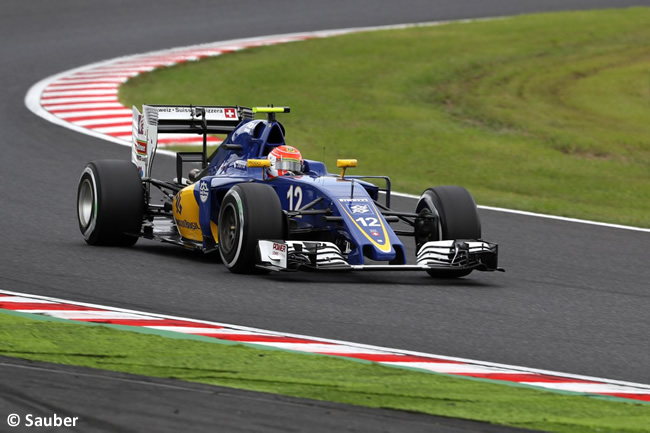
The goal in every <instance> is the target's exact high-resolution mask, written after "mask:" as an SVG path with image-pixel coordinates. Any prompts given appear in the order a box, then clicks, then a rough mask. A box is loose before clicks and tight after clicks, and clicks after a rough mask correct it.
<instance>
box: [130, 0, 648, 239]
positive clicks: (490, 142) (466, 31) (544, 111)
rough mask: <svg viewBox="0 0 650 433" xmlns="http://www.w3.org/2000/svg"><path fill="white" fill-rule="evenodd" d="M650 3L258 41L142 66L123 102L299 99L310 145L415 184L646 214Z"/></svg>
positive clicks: (293, 123)
mask: <svg viewBox="0 0 650 433" xmlns="http://www.w3.org/2000/svg"><path fill="white" fill-rule="evenodd" d="M648 23H650V9H648V8H631V9H620V10H604V11H590V12H571V13H553V14H538V15H526V16H519V17H515V18H510V19H504V20H495V21H487V22H474V23H456V24H448V25H444V26H437V27H417V28H411V29H407V30H391V31H377V32H368V33H360V34H352V35H347V36H341V37H335V38H328V39H320V40H309V41H305V42H298V43H291V44H285V45H279V46H273V47H262V48H255V49H248V50H244V51H242V52H237V53H233V54H228V55H224V56H220V57H217V58H212V59H208V60H204V61H200V62H195V63H187V64H183V65H178V66H174V67H170V68H164V69H161V70H157V71H155V72H153V73H150V74H144V75H142V76H139V77H136V78H134V79H132V80H130V81H128V82H127V83H126V84H125V85H123V86H122V87H121V88H120V95H119V96H120V100H121V101H122V102H124V103H126V104H136V105H137V104H142V103H169V104H190V103H192V104H240V105H248V106H254V105H266V104H269V103H273V104H275V105H289V106H291V107H292V113H291V114H288V115H283V116H282V117H281V120H282V121H283V123H284V124H285V126H286V127H287V140H288V142H290V143H291V144H293V145H295V146H297V147H298V148H300V149H301V151H302V152H303V155H304V156H306V157H308V158H311V159H322V160H324V161H325V162H326V163H327V164H328V166H329V167H334V162H335V159H336V158H349V157H354V158H357V159H358V160H359V168H358V169H357V171H356V172H357V173H359V174H386V175H389V176H391V178H392V179H393V185H394V189H395V190H397V191H403V192H408V193H414V194H419V193H421V192H422V191H423V190H424V189H425V188H427V187H429V186H434V185H441V184H460V185H463V186H465V187H467V188H468V189H469V190H470V191H471V192H472V194H473V195H474V196H475V198H476V199H477V201H478V202H479V203H480V204H483V205H493V206H502V207H509V208H515V209H524V210H529V211H535V212H543V213H550V214H556V215H563V216H569V217H577V218H587V219H593V220H599V221H606V222H613V223H620V224H628V225H634V226H642V227H650V174H649V169H648V167H650V121H648V119H650V116H649V115H650V25H648Z"/></svg>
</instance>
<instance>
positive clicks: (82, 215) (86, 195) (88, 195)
mask: <svg viewBox="0 0 650 433" xmlns="http://www.w3.org/2000/svg"><path fill="white" fill-rule="evenodd" d="M94 209H95V192H94V190H93V186H92V183H91V182H90V180H89V179H84V181H83V182H82V183H81V186H80V187H79V199H78V201H77V211H78V214H79V223H80V224H81V226H82V227H83V228H86V227H88V226H89V225H90V223H91V221H92V218H93V216H94V214H95V212H94Z"/></svg>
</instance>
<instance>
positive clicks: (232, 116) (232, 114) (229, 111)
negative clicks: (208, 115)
mask: <svg viewBox="0 0 650 433" xmlns="http://www.w3.org/2000/svg"><path fill="white" fill-rule="evenodd" d="M225 113H226V119H236V118H237V116H236V115H235V109H234V108H226V109H225Z"/></svg>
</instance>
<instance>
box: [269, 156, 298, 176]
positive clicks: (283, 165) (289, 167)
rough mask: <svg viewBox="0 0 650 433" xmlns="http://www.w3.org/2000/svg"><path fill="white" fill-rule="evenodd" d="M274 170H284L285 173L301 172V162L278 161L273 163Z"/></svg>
mask: <svg viewBox="0 0 650 433" xmlns="http://www.w3.org/2000/svg"><path fill="white" fill-rule="evenodd" d="M274 168H275V169H276V170H286V171H295V172H298V173H300V172H302V162H301V161H300V160H297V159H289V158H286V159H278V160H277V161H275V165H274Z"/></svg>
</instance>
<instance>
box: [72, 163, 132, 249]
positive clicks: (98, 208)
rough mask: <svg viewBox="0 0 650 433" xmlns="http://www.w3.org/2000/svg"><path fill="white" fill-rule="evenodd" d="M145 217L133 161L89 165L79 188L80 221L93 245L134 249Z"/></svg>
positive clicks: (78, 213)
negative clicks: (131, 247) (132, 246)
mask: <svg viewBox="0 0 650 433" xmlns="http://www.w3.org/2000/svg"><path fill="white" fill-rule="evenodd" d="M143 214H144V189H143V187H142V181H141V180H140V175H139V173H138V169H137V167H136V166H135V165H133V163H131V162H130V161H122V160H102V161H93V162H91V163H89V164H88V165H87V166H86V168H85V169H84V171H83V172H82V173H81V179H79V187H78V188H77V220H78V221H79V229H80V230H81V234H82V235H83V237H84V239H85V240H86V242H87V243H89V244H90V245H115V246H131V245H133V244H135V243H136V242H137V240H138V235H139V233H140V228H141V227H142V216H143Z"/></svg>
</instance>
